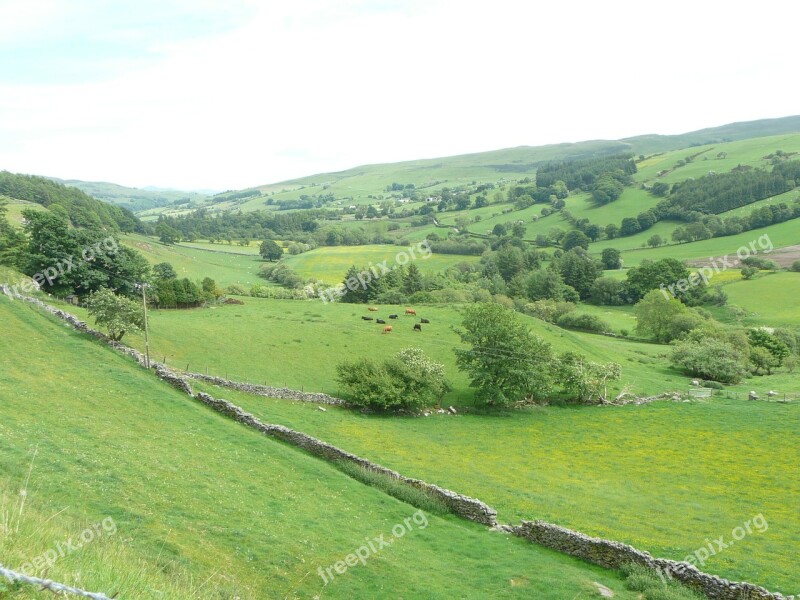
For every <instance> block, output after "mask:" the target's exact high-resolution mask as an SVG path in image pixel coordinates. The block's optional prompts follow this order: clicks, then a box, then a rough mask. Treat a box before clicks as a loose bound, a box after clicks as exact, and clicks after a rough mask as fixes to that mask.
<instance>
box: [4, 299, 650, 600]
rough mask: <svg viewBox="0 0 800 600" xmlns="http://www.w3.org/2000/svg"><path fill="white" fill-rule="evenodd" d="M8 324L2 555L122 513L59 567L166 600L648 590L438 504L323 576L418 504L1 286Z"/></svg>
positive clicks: (39, 549) (38, 548)
mask: <svg viewBox="0 0 800 600" xmlns="http://www.w3.org/2000/svg"><path fill="white" fill-rule="evenodd" d="M0 319H1V320H2V322H3V324H4V325H5V327H4V334H5V335H3V336H2V339H0V352H2V353H3V356H4V362H3V370H2V372H0V383H2V386H0V411H1V412H2V420H0V515H2V516H3V520H2V521H0V524H3V525H4V526H5V525H7V524H9V523H10V525H11V529H9V530H7V531H6V534H5V535H3V536H2V537H0V555H2V557H3V564H5V565H8V566H11V567H18V566H19V565H21V564H24V563H25V562H27V561H30V560H32V559H33V558H35V557H37V556H39V555H41V554H42V553H43V552H44V551H46V550H48V549H51V548H55V547H56V546H55V544H56V543H57V542H61V543H63V542H64V541H65V540H66V539H68V538H73V539H74V538H76V536H79V535H80V534H81V532H82V531H84V530H85V529H86V528H87V527H90V526H91V524H92V523H99V522H101V521H103V520H104V519H109V518H110V519H112V520H113V523H114V525H115V530H116V531H115V533H114V534H109V535H108V536H106V537H102V538H99V539H97V540H95V541H94V542H93V543H91V544H86V545H85V547H83V548H79V549H78V550H76V551H74V552H72V553H69V554H68V555H67V556H65V557H64V558H60V559H59V560H57V561H56V562H55V563H54V565H53V566H52V567H51V568H49V569H48V570H47V577H48V578H51V579H54V580H61V581H63V582H66V583H72V584H79V585H80V586H81V587H84V588H87V589H90V590H100V591H105V592H107V593H108V594H109V595H111V594H114V593H117V592H119V593H120V597H125V598H134V597H135V598H143V599H162V600H185V599H187V598H195V597H196V598H209V599H211V598H218V599H220V600H222V599H223V598H226V599H227V598H234V597H236V598H240V599H241V600H257V599H262V598H300V597H302V598H311V597H314V596H317V597H325V598H366V597H376V596H385V595H393V596H400V597H426V598H442V599H445V598H453V597H462V598H468V597H497V598H530V597H539V598H552V599H554V600H555V599H560V598H574V597H576V596H579V595H586V594H588V593H596V588H595V586H594V583H593V582H598V583H601V584H603V585H605V586H608V587H609V588H611V589H612V590H613V591H614V593H615V594H616V597H618V598H620V599H622V600H634V599H635V598H636V597H637V594H635V593H634V592H631V591H628V590H626V589H625V587H624V585H623V583H622V581H621V579H620V576H619V575H618V574H617V573H615V572H612V571H606V570H603V569H601V568H596V567H592V566H589V565H587V564H585V563H582V562H580V561H578V560H574V559H571V558H569V557H566V556H564V555H561V554H558V553H556V552H552V551H549V550H545V549H542V548H540V547H537V546H534V545H531V544H529V543H527V542H525V541H523V540H519V539H514V538H511V537H509V536H506V535H502V534H499V533H494V532H491V531H488V530H487V529H486V528H485V527H482V526H479V525H476V524H472V523H469V522H466V521H463V520H459V519H457V518H455V517H452V516H445V517H439V516H435V515H433V514H428V515H426V520H425V521H424V522H425V523H427V525H426V526H425V527H424V528H423V527H421V526H420V527H417V526H413V525H414V524H416V523H419V524H420V525H421V524H422V523H423V521H422V520H420V521H414V524H412V526H413V528H411V529H409V530H408V531H407V532H406V533H405V534H404V536H403V537H402V539H400V538H399V537H398V538H397V539H396V540H395V543H394V544H393V545H392V546H391V547H389V548H386V549H382V550H381V551H380V552H379V553H377V554H375V555H373V556H371V557H369V559H368V561H366V564H365V565H361V564H357V566H354V567H351V568H349V569H348V571H347V572H346V573H344V574H337V575H336V577H335V579H334V580H332V581H329V583H328V585H327V586H326V585H325V584H324V582H323V580H322V579H321V578H320V577H319V576H318V569H319V568H320V567H322V568H323V569H324V568H326V567H329V566H331V565H333V564H334V563H336V562H337V561H344V560H345V557H346V556H347V555H348V554H350V553H352V552H355V550H356V549H357V548H359V547H360V546H362V545H363V544H364V540H365V539H372V538H375V537H377V536H380V535H381V534H383V535H386V536H387V537H389V536H390V535H392V534H391V532H392V528H393V527H394V526H395V525H397V524H402V523H403V522H404V520H405V519H408V518H409V517H411V516H412V515H413V514H415V512H416V509H415V508H414V507H413V506H410V505H408V504H405V503H403V502H400V501H399V500H396V499H394V498H392V497H390V496H387V495H385V494H383V493H382V492H380V491H378V490H377V489H375V488H372V487H368V486H365V485H363V484H361V483H359V482H357V481H355V480H353V479H351V478H349V477H347V476H346V475H344V474H343V473H342V472H340V471H339V470H337V469H336V468H334V467H333V466H331V465H329V464H327V463H325V462H322V461H320V460H318V459H315V458H313V457H311V456H309V455H307V454H305V453H303V452H301V451H299V450H297V449H295V448H291V447H289V446H286V445H284V444H282V443H279V442H276V441H273V440H271V439H269V438H266V437H264V436H263V435H261V434H259V433H257V432H255V431H253V430H251V429H248V428H246V427H243V426H240V425H238V424H236V423H235V422H233V421H231V420H229V419H227V418H225V417H223V416H221V415H219V414H217V413H214V412H212V411H210V410H209V409H207V408H205V407H204V406H203V405H201V404H199V403H196V402H194V401H192V400H191V399H190V398H188V397H187V396H186V395H184V394H182V393H180V392H178V391H176V390H174V389H172V388H171V387H170V386H168V385H167V384H165V383H163V382H160V381H159V380H157V379H156V378H155V377H153V376H152V375H150V374H148V373H146V372H145V371H144V370H142V369H140V368H139V367H137V366H134V363H133V362H131V361H130V360H128V359H125V358H122V357H120V356H119V355H117V354H115V353H113V352H112V351H110V350H109V349H107V348H106V347H104V346H102V345H100V344H98V343H96V342H95V341H93V340H91V339H90V338H88V337H86V336H83V335H80V334H77V333H75V332H74V331H73V330H71V329H69V328H67V327H65V326H64V324H63V323H61V322H58V321H56V320H55V319H54V318H51V317H49V316H45V315H43V314H42V313H39V312H38V311H37V310H36V309H34V308H32V307H30V306H29V305H26V304H23V303H22V302H12V301H10V300H9V299H7V298H5V297H4V296H3V297H0ZM20 348H24V349H25V351H24V352H20V351H19V349H20ZM28 473H30V475H28ZM28 477H29V479H28ZM20 489H25V491H26V495H25V497H24V502H25V510H24V511H22V510H21V509H20V495H19V490H20ZM9 515H10V517H9ZM17 522H19V523H20V525H19V528H17V526H16V525H17ZM9 531H10V533H9ZM453 565H458V568H453ZM0 589H3V588H0ZM12 596H13V597H14V598H20V599H22V598H40V597H41V598H44V596H42V595H40V594H39V593H36V592H33V591H32V590H31V591H30V592H27V591H24V592H21V593H20V594H12Z"/></svg>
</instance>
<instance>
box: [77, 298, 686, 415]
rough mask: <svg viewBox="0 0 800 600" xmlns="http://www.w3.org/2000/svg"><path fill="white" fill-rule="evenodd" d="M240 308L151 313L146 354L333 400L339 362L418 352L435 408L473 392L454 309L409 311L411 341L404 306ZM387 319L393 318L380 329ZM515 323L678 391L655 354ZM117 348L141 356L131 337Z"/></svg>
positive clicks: (264, 303) (536, 323)
mask: <svg viewBox="0 0 800 600" xmlns="http://www.w3.org/2000/svg"><path fill="white" fill-rule="evenodd" d="M244 302H245V304H244V305H242V306H219V307H216V308H209V309H197V310H179V311H175V310H167V311H164V310H160V311H159V310H156V311H151V312H150V316H151V319H150V348H151V352H152V353H153V355H154V356H156V357H157V358H158V359H159V360H161V359H162V357H165V356H166V358H167V362H168V364H170V365H173V366H177V367H179V368H181V369H183V368H185V367H186V365H187V364H188V365H189V369H190V370H193V371H198V372H205V370H206V368H208V369H209V372H210V374H212V375H217V376H221V377H226V378H228V379H235V380H239V381H250V382H254V383H262V384H263V383H265V382H266V383H267V384H269V385H276V386H283V385H284V384H286V385H287V386H288V387H291V388H296V389H300V388H301V387H302V388H303V389H305V390H309V391H323V392H327V393H333V394H334V395H336V394H337V392H338V390H337V384H336V365H337V363H339V362H340V361H341V360H342V359H344V358H345V357H346V358H348V359H354V358H359V357H373V358H382V357H388V356H391V355H393V354H395V353H396V352H398V351H399V350H401V349H402V348H405V347H408V346H418V347H420V348H422V349H423V350H424V351H425V352H426V353H427V354H428V355H429V356H431V357H432V358H433V359H434V360H437V361H438V362H441V363H443V364H444V367H445V372H446V373H447V376H448V378H449V379H450V380H451V382H452V383H453V388H454V389H453V391H451V392H450V393H449V394H448V395H447V396H445V401H446V402H447V403H450V404H456V405H461V406H464V405H471V404H472V403H473V396H474V393H473V390H472V389H471V388H470V387H469V381H468V379H467V378H466V376H465V375H464V374H462V373H461V372H460V371H458V370H457V368H456V365H455V355H454V353H453V348H456V347H459V346H460V344H461V342H460V339H459V337H458V335H457V334H456V333H455V332H454V331H453V328H454V327H457V326H459V325H460V324H461V320H462V317H461V312H460V308H459V307H454V306H448V305H431V306H416V307H415V308H416V310H417V314H418V315H419V317H420V318H428V319H429V320H430V321H431V323H430V324H429V325H423V326H422V328H423V329H422V332H415V331H413V330H412V324H413V323H415V322H418V320H419V319H414V318H413V317H407V316H404V315H403V312H404V309H405V306H381V307H379V308H380V310H379V311H378V312H377V313H369V312H368V311H367V308H366V306H364V305H353V304H340V303H327V304H326V303H323V302H322V301H321V300H309V301H292V300H269V299H259V298H245V299H244ZM587 310H592V309H587ZM76 312H79V311H76ZM392 313H397V314H400V315H401V316H400V318H399V319H398V320H397V321H395V322H392V321H388V319H387V317H388V315H389V314H392ZM362 315H371V316H373V317H378V318H383V319H385V320H387V322H389V323H392V324H393V326H394V331H393V332H392V333H391V334H389V335H383V334H382V333H381V332H382V326H380V325H376V324H375V323H374V322H368V321H366V322H365V321H362V320H361V316H362ZM521 318H522V319H524V321H525V322H526V323H527V324H528V325H529V326H530V327H531V329H532V330H533V331H534V333H536V334H537V335H539V336H541V337H543V338H544V339H545V340H547V341H549V342H550V343H552V344H553V346H554V348H555V349H556V350H558V351H561V352H563V351H566V350H573V351H577V352H581V353H583V354H585V355H587V356H588V357H589V358H590V359H591V360H594V361H597V362H607V361H609V360H614V361H616V362H619V363H620V364H621V365H622V371H623V378H622V381H621V382H620V383H619V385H620V386H621V385H623V384H624V385H629V386H630V387H631V388H632V389H633V390H635V391H638V392H641V393H645V394H657V393H661V392H663V391H665V390H674V389H683V387H684V386H685V381H686V378H685V377H684V376H683V375H682V374H680V373H678V372H677V371H675V370H674V369H672V368H670V367H669V366H667V365H665V364H664V363H665V361H664V358H663V357H664V356H665V354H666V352H667V350H666V349H665V347H664V346H659V345H657V344H649V343H642V342H636V341H631V340H625V339H619V338H610V337H606V336H601V335H593V334H589V333H582V332H575V331H567V330H564V329H560V328H558V327H555V326H553V325H549V324H547V323H544V322H543V321H540V320H538V319H533V318H531V317H524V316H521ZM619 318H620V319H623V318H624V317H619ZM620 322H621V321H620ZM126 340H127V341H128V343H130V344H132V345H134V346H136V347H137V348H139V349H140V350H143V349H144V340H143V338H142V336H141V335H134V336H130V337H126ZM212 340H213V341H212ZM309 365H313V367H312V368H309ZM617 387H619V386H617Z"/></svg>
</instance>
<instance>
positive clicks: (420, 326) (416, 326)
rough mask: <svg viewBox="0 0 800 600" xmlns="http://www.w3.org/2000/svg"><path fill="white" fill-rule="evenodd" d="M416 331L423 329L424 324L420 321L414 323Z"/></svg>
mask: <svg viewBox="0 0 800 600" xmlns="http://www.w3.org/2000/svg"><path fill="white" fill-rule="evenodd" d="M414 331H422V325H420V324H419V323H414Z"/></svg>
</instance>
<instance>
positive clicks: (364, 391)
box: [336, 348, 450, 411]
mask: <svg viewBox="0 0 800 600" xmlns="http://www.w3.org/2000/svg"><path fill="white" fill-rule="evenodd" d="M336 373H337V376H336V379H337V381H338V382H339V383H340V384H341V385H342V386H343V387H344V390H345V395H346V397H347V399H348V400H349V401H350V403H351V404H352V405H353V406H357V407H362V408H369V409H371V410H378V411H401V410H416V409H420V408H422V407H425V406H432V405H433V404H436V403H438V402H439V401H440V400H441V397H442V396H444V394H446V393H447V392H448V391H449V390H450V384H449V383H448V382H447V380H446V379H445V377H444V367H443V366H442V365H441V364H440V363H437V362H433V361H432V360H430V359H429V358H428V357H426V356H425V353H424V352H423V351H422V350H420V349H419V348H405V349H403V350H401V351H400V352H398V353H397V354H395V355H394V356H393V357H391V358H390V359H388V360H385V361H383V362H381V363H378V362H375V361H373V360H371V359H368V358H363V359H360V360H356V361H353V362H342V363H339V365H337V367H336Z"/></svg>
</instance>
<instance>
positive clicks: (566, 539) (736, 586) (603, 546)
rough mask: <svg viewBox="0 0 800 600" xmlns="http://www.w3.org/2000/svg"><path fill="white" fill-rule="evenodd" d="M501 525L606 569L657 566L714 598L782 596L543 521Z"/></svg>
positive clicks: (779, 598) (743, 599)
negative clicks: (629, 566) (632, 565)
mask: <svg viewBox="0 0 800 600" xmlns="http://www.w3.org/2000/svg"><path fill="white" fill-rule="evenodd" d="M502 529H504V530H506V531H508V532H510V533H512V534H514V535H516V536H518V537H522V538H525V539H527V540H530V541H531V542H534V543H536V544H540V545H542V546H547V547H548V548H552V549H553V550H558V551H559V552H564V553H565V554H569V555H571V556H576V557H578V558H582V559H584V560H587V561H589V562H591V563H594V564H596V565H600V566H601V567H606V568H608V569H618V568H620V567H621V566H622V565H624V564H626V563H636V564H639V565H644V566H647V567H650V568H652V569H658V570H659V571H661V573H663V574H664V577H668V576H669V577H672V578H674V579H676V580H678V581H680V582H682V583H684V584H686V585H687V586H689V587H691V588H693V589H695V590H696V591H698V592H700V593H702V594H704V595H705V596H706V597H708V598H711V599H713V600H756V599H759V600H767V599H769V600H785V597H784V596H782V595H781V594H777V593H772V592H769V591H767V590H765V589H764V588H762V587H759V586H757V585H753V584H752V583H746V582H741V583H737V582H731V581H728V580H727V579H722V578H721V577H717V576H716V575H709V574H707V573H703V572H702V571H700V570H699V569H697V568H696V567H695V566H694V565H691V564H689V563H686V562H679V561H675V560H670V559H667V558H653V556H651V555H650V554H649V553H647V552H642V551H641V550H637V549H636V548H634V547H633V546H629V545H627V544H622V543H620V542H613V541H610V540H604V539H602V538H596V537H590V536H588V535H585V534H583V533H580V532H578V531H572V530H571V529H567V528H565V527H560V526H559V525H553V524H552V523H547V522H545V521H522V523H521V524H520V525H518V526H509V525H505V526H502Z"/></svg>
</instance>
